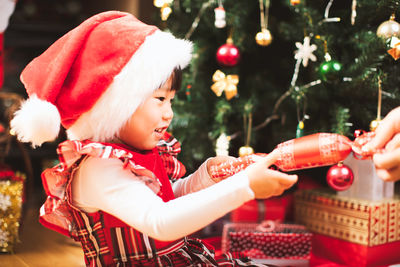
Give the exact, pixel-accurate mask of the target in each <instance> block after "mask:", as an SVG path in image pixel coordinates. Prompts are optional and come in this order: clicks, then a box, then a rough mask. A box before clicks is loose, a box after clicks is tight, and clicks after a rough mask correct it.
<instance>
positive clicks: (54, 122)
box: [10, 95, 61, 147]
mask: <svg viewBox="0 0 400 267" xmlns="http://www.w3.org/2000/svg"><path fill="white" fill-rule="evenodd" d="M60 123H61V118H60V114H59V112H58V110H57V108H56V106H54V105H53V104H52V103H50V102H47V101H45V100H41V99H39V98H38V97H37V96H36V95H32V96H31V97H30V98H29V99H28V100H26V101H24V102H23V103H22V105H21V108H20V109H19V110H18V111H17V112H15V116H14V118H13V119H12V121H11V123H10V125H11V131H12V132H14V133H15V134H16V135H17V136H18V139H19V140H20V141H22V142H31V143H32V146H33V147H36V146H40V145H41V144H42V143H44V142H48V141H53V140H55V139H56V138H57V136H58V133H59V131H60Z"/></svg>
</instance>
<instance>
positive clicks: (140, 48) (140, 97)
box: [11, 11, 192, 147]
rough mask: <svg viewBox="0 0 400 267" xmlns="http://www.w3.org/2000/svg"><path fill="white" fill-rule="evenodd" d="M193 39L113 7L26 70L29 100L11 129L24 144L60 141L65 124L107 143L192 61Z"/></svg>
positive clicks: (78, 135) (74, 134) (75, 133)
mask: <svg viewBox="0 0 400 267" xmlns="http://www.w3.org/2000/svg"><path fill="white" fill-rule="evenodd" d="M191 53H192V44H191V43H190V42H189V41H186V40H181V39H177V38H175V37H174V36H172V35H171V34H170V33H166V32H162V31H160V30H159V29H158V28H157V27H155V26H151V25H147V24H144V23H143V22H141V21H139V20H138V19H136V18H135V17H134V16H132V15H131V14H128V13H124V12H119V11H108V12H104V13H100V14H98V15H95V16H93V17H91V18H89V19H87V20H86V21H84V22H83V23H82V24H80V25H79V26H78V27H76V28H75V29H73V30H71V31H70V32H68V33H67V34H65V35H64V36H63V37H61V38H60V39H59V40H57V41H56V42H55V43H54V44H52V45H51V46H50V47H49V48H48V49H47V50H46V51H45V52H44V53H43V54H41V55H40V56H39V57H37V58H35V59H34V60H33V61H32V62H30V63H29V64H28V65H27V66H26V68H25V69H24V70H23V72H22V74H21V81H22V83H23V84H24V85H25V88H26V91H27V92H28V95H29V98H28V100H26V101H25V102H24V103H23V104H22V105H21V108H20V110H18V111H17V112H16V113H15V117H14V118H13V120H12V121H11V128H12V130H13V131H14V132H15V134H16V135H17V136H18V138H19V139H20V140H21V141H23V142H31V143H32V145H33V146H34V147H35V146H40V145H41V144H42V143H44V142H47V141H52V140H54V139H55V138H56V137H57V136H58V133H59V130H60V123H61V124H62V125H63V126H64V127H65V128H66V129H67V134H68V138H69V139H78V140H83V139H92V140H94V141H100V142H101V141H107V140H110V139H111V138H113V137H114V136H115V134H116V133H117V132H118V131H119V129H120V128H121V127H122V126H123V125H124V123H125V122H126V121H127V120H128V119H129V118H130V116H131V115H132V114H133V113H134V111H135V110H136V108H137V107H138V106H139V105H140V104H141V103H142V102H143V101H144V99H146V98H147V97H148V96H150V95H151V94H152V93H153V91H154V90H156V89H158V88H159V86H160V85H162V84H163V83H164V82H165V81H166V80H167V79H168V77H169V76H170V75H171V73H172V72H173V70H174V69H175V68H177V67H180V68H184V67H185V66H186V65H187V64H188V63H189V61H190V59H191Z"/></svg>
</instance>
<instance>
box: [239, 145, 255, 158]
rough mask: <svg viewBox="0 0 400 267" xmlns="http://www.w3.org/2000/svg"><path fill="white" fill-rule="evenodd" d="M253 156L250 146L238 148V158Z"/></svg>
mask: <svg viewBox="0 0 400 267" xmlns="http://www.w3.org/2000/svg"><path fill="white" fill-rule="evenodd" d="M251 154H254V149H253V148H252V147H251V146H242V147H240V148H239V157H244V156H248V155H251Z"/></svg>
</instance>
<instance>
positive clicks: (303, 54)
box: [294, 36, 317, 67]
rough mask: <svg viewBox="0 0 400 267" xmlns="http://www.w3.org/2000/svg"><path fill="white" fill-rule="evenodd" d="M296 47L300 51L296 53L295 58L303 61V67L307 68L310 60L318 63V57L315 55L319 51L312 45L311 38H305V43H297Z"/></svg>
mask: <svg viewBox="0 0 400 267" xmlns="http://www.w3.org/2000/svg"><path fill="white" fill-rule="evenodd" d="M296 47H297V48H298V50H296V51H295V55H294V58H295V59H297V60H301V61H303V66H304V67H307V65H308V60H311V61H316V60H317V57H316V56H315V55H314V54H313V52H314V51H315V50H317V46H316V45H315V44H312V45H310V37H309V36H306V37H304V41H303V43H300V42H296Z"/></svg>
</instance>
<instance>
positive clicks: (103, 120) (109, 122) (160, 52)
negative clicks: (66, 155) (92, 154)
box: [67, 31, 192, 142]
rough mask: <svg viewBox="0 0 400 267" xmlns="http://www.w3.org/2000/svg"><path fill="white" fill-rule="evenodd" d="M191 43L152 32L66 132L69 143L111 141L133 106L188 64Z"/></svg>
mask: <svg viewBox="0 0 400 267" xmlns="http://www.w3.org/2000/svg"><path fill="white" fill-rule="evenodd" d="M191 54H192V43H191V42H189V41H187V40H182V39H177V38H175V37H174V36H173V35H172V34H170V33H166V32H161V31H156V32H155V33H154V34H152V35H150V36H148V37H146V40H145V42H144V43H143V44H142V45H141V46H140V48H139V49H138V50H137V51H136V52H135V53H134V55H133V56H132V58H131V59H130V60H129V62H128V63H127V64H126V65H125V67H124V68H123V69H122V71H121V72H120V73H119V74H118V75H117V76H115V77H114V81H113V83H112V84H111V85H110V86H109V88H108V89H107V90H106V91H105V92H104V93H103V95H102V96H101V97H100V99H99V100H98V101H97V102H96V104H95V105H94V106H93V107H92V109H91V110H89V111H88V112H86V113H84V114H82V116H80V118H79V119H78V120H77V121H76V122H75V123H74V124H73V125H72V126H71V127H69V129H67V134H68V138H69V139H71V140H83V139H91V140H92V141H97V142H106V141H110V140H112V139H113V138H114V137H115V136H116V134H117V133H118V132H119V130H120V128H121V127H122V126H123V125H124V124H125V123H126V121H127V120H128V119H129V118H130V117H131V115H132V114H133V113H134V112H135V110H136V109H137V107H138V106H139V105H140V104H141V103H142V102H143V101H144V100H145V99H146V98H147V97H149V96H150V95H151V94H152V93H153V92H154V91H155V90H157V89H158V88H159V87H160V86H161V85H162V84H163V83H164V82H165V81H166V80H167V79H168V78H169V76H170V75H171V73H172V71H173V70H174V69H175V68H176V67H178V66H179V67H180V68H181V69H183V68H184V67H186V66H187V65H188V64H189V61H190V59H191Z"/></svg>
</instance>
